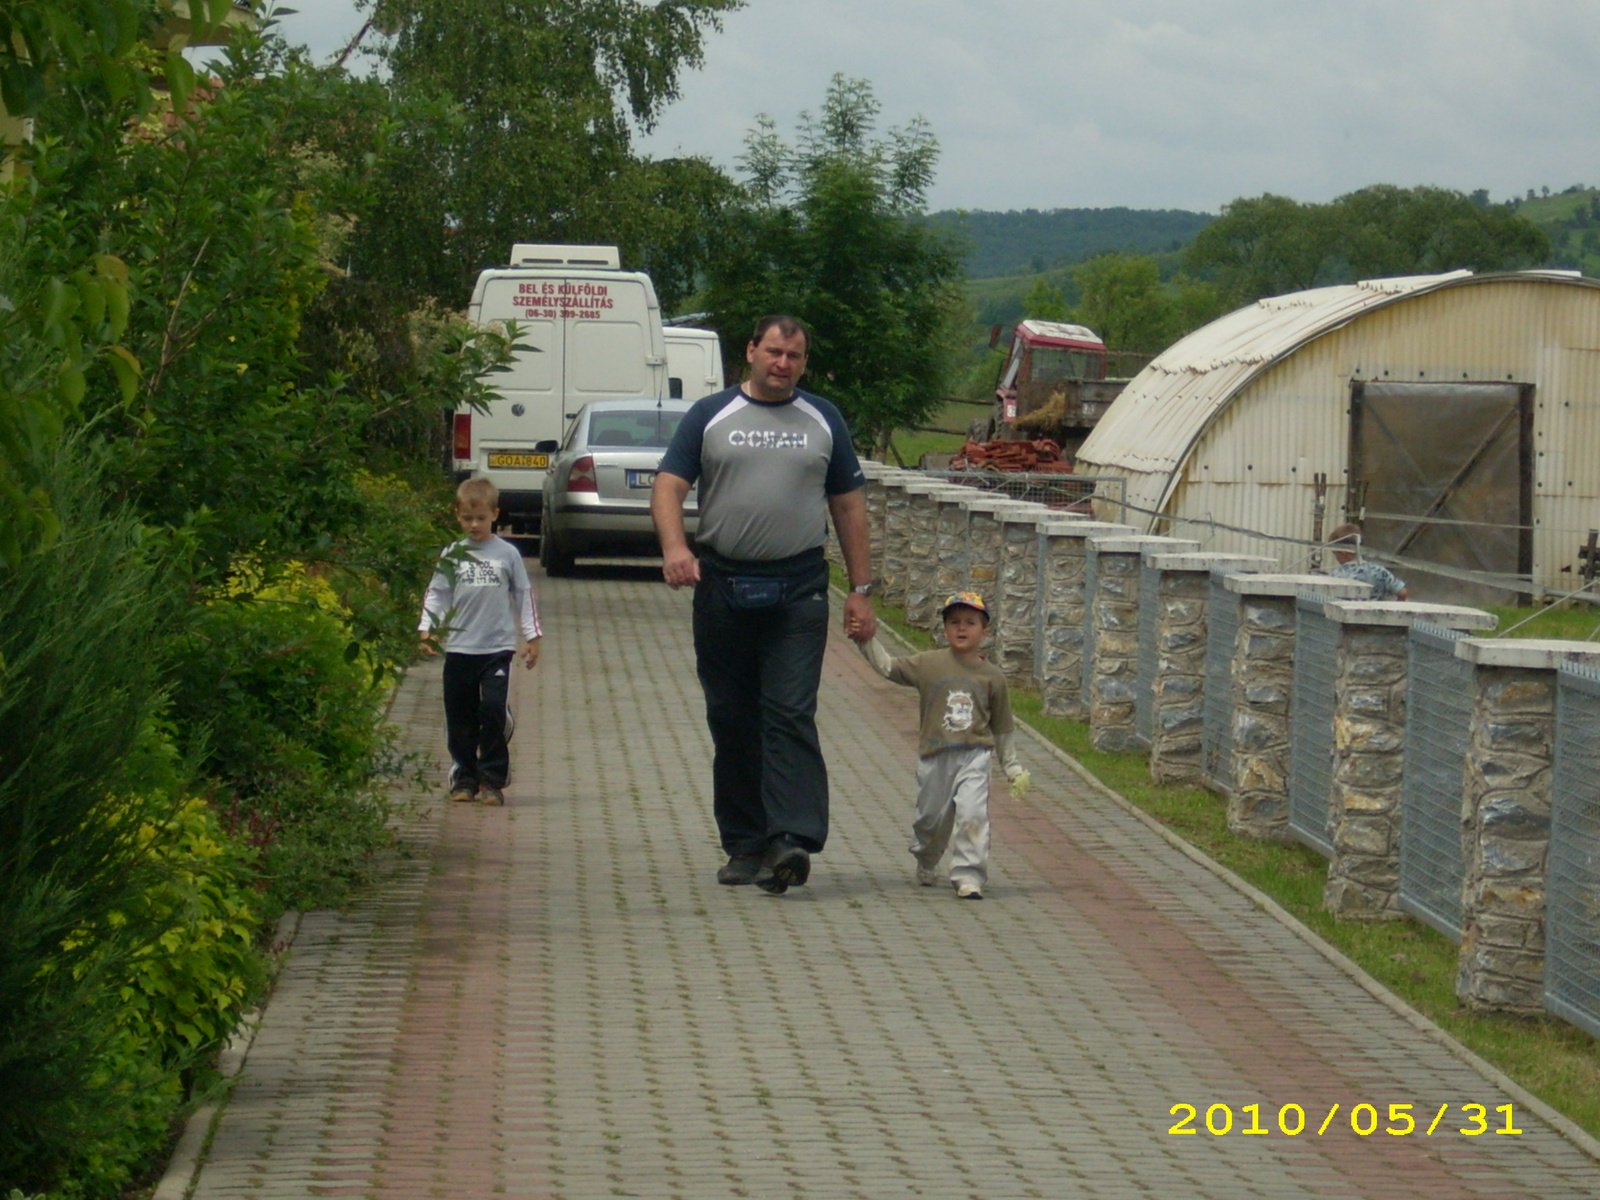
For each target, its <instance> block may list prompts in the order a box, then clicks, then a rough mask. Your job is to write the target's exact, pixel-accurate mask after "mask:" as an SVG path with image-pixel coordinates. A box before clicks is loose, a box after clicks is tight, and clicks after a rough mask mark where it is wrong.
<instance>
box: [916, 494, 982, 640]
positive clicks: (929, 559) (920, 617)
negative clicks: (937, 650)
mask: <svg viewBox="0 0 1600 1200" xmlns="http://www.w3.org/2000/svg"><path fill="white" fill-rule="evenodd" d="M952 490H954V491H955V492H956V493H957V494H959V493H962V492H969V491H970V489H968V488H962V487H958V486H956V485H954V484H948V483H939V482H937V481H934V480H917V481H915V482H913V483H910V484H907V485H906V491H907V493H909V498H910V506H909V511H908V513H907V531H906V597H905V613H906V623H907V624H910V625H915V626H916V627H917V628H918V629H926V628H927V627H928V614H929V613H930V612H931V611H932V609H933V606H934V605H935V604H936V603H937V600H936V598H935V596H934V593H935V592H936V591H937V590H938V582H937V578H936V574H935V572H936V570H937V568H938V545H939V501H940V498H941V497H942V496H944V495H945V494H947V493H949V492H951V491H952Z"/></svg>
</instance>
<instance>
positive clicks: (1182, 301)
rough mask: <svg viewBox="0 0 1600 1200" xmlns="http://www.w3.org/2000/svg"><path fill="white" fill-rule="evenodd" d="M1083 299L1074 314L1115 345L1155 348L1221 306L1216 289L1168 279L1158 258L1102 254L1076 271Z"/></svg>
mask: <svg viewBox="0 0 1600 1200" xmlns="http://www.w3.org/2000/svg"><path fill="white" fill-rule="evenodd" d="M1075 275H1076V278H1077V281H1078V287H1079V290H1080V292H1081V294H1082V301H1081V302H1080V304H1079V305H1078V307H1077V309H1076V310H1075V311H1074V313H1073V319H1074V320H1077V321H1079V322H1081V323H1083V324H1085V325H1087V326H1089V328H1091V329H1093V330H1094V331H1095V332H1096V333H1098V334H1099V335H1100V336H1101V338H1103V339H1104V341H1105V343H1106V345H1107V346H1108V347H1109V348H1110V349H1112V350H1114V351H1116V350H1126V351H1131V352H1133V353H1139V354H1154V353H1157V352H1158V351H1160V350H1162V349H1164V348H1165V347H1166V346H1167V345H1169V344H1170V343H1172V342H1174V341H1176V340H1177V339H1178V338H1180V337H1182V336H1183V335H1184V334H1186V333H1188V332H1189V331H1190V330H1192V329H1195V328H1198V327H1199V326H1201V325H1204V324H1205V323H1206V322H1207V321H1210V320H1212V319H1213V318H1214V317H1216V316H1217V315H1218V314H1219V312H1220V304H1219V301H1218V299H1217V295H1216V289H1215V288H1213V287H1211V285H1209V284H1206V283H1202V282H1200V281H1198V280H1194V279H1189V278H1187V277H1183V276H1180V277H1179V278H1177V279H1175V280H1173V281H1172V282H1171V283H1165V284H1164V283H1163V282H1162V280H1161V270H1160V267H1159V266H1158V265H1157V264H1156V261H1155V259H1153V258H1147V257H1145V256H1142V255H1136V254H1102V255H1100V256H1098V257H1097V258H1092V259H1090V260H1089V261H1088V262H1086V263H1084V264H1083V265H1082V266H1080V267H1078V268H1077V270H1076V272H1075Z"/></svg>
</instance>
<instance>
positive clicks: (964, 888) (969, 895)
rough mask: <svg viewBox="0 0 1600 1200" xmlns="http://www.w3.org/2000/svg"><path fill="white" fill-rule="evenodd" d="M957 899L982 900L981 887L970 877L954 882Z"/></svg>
mask: <svg viewBox="0 0 1600 1200" xmlns="http://www.w3.org/2000/svg"><path fill="white" fill-rule="evenodd" d="M956 899H957V900H982V899H983V889H982V888H981V887H979V886H978V885H977V884H975V883H973V882H972V880H970V879H963V880H961V881H960V882H959V883H957V884H956Z"/></svg>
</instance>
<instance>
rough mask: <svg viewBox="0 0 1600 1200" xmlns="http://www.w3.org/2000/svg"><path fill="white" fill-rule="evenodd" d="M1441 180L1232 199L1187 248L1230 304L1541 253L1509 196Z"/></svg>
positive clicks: (1521, 263) (1509, 265)
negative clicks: (1497, 199)
mask: <svg viewBox="0 0 1600 1200" xmlns="http://www.w3.org/2000/svg"><path fill="white" fill-rule="evenodd" d="M1475 197H1476V194H1474V195H1466V194H1464V193H1461V192H1454V191H1449V190H1447V189H1444V188H1429V187H1417V188H1398V187H1393V186H1390V185H1387V184H1384V185H1378V186H1375V187H1369V188H1363V189H1362V190H1360V191H1357V192H1351V193H1349V194H1348V195H1345V196H1340V197H1339V198H1338V199H1336V200H1334V201H1333V202H1332V203H1329V204H1301V203H1299V202H1298V201H1294V200H1290V199H1288V198H1287V197H1284V196H1272V195H1266V196H1259V197H1255V198H1253V199H1241V200H1235V201H1234V202H1233V203H1232V204H1229V205H1226V206H1224V208H1223V210H1222V216H1221V217H1219V218H1218V219H1217V220H1216V221H1214V222H1213V223H1212V224H1210V225H1208V226H1207V227H1206V228H1205V229H1204V230H1202V231H1201V233H1200V235H1199V236H1198V237H1196V238H1195V240H1194V241H1193V242H1192V243H1191V244H1190V246H1189V247H1188V249H1187V250H1186V251H1185V252H1184V264H1185V266H1187V267H1188V269H1189V270H1191V271H1194V272H1196V273H1200V274H1206V275H1209V276H1211V277H1214V278H1215V280H1216V282H1217V286H1218V288H1219V289H1220V290H1221V292H1222V294H1223V296H1224V297H1225V298H1226V299H1227V300H1228V301H1229V302H1230V303H1233V304H1236V305H1238V304H1248V303H1250V302H1251V301H1253V300H1256V299H1258V298H1260V297H1262V296H1272V295H1279V294H1281V293H1284V292H1292V291H1299V290H1302V289H1304V288H1310V287H1317V286H1320V285H1322V284H1329V283H1340V282H1346V281H1349V280H1351V279H1368V278H1376V277H1381V276H1386V275H1418V274H1432V273H1436V272H1443V271H1452V270H1456V269H1458V268H1463V267H1464V268H1467V269H1469V270H1474V271H1501V270H1514V269H1517V268H1520V267H1526V266H1532V265H1535V264H1537V263H1540V262H1544V261H1546V260H1547V259H1548V258H1549V256H1550V252H1551V246H1550V241H1549V239H1548V238H1547V237H1546V236H1545V234H1544V233H1543V232H1542V231H1541V230H1539V229H1538V228H1537V227H1536V226H1535V225H1533V224H1532V223H1531V222H1529V221H1528V220H1526V219H1525V218H1523V217H1521V216H1518V215H1517V213H1516V212H1515V210H1514V209H1513V208H1512V207H1511V206H1510V205H1502V204H1488V203H1486V199H1487V198H1486V197H1482V198H1481V199H1482V200H1483V201H1485V202H1480V200H1479V198H1475Z"/></svg>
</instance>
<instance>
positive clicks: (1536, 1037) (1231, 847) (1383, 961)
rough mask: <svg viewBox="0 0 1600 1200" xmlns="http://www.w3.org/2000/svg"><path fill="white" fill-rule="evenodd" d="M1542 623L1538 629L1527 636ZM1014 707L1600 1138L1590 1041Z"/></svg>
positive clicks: (1134, 770)
mask: <svg viewBox="0 0 1600 1200" xmlns="http://www.w3.org/2000/svg"><path fill="white" fill-rule="evenodd" d="M878 611H879V619H880V620H882V621H884V622H886V623H887V624H889V625H890V626H892V627H893V628H894V629H895V630H896V631H897V632H899V633H900V634H901V635H902V636H903V637H905V638H906V640H907V641H909V642H910V643H911V644H912V645H913V646H915V647H916V648H918V649H926V648H929V647H931V646H932V644H933V640H932V638H930V637H929V636H928V635H927V634H926V633H924V632H922V631H921V630H919V629H914V628H912V627H910V626H908V625H907V624H906V622H905V613H904V612H903V611H902V610H901V609H898V608H894V607H892V606H890V605H886V604H882V603H881V602H880V604H879V608H878ZM1506 611H1507V612H1508V613H1516V612H1517V611H1518V610H1515V609H1510V610H1506ZM1563 611H1564V612H1570V611H1571V610H1563ZM1521 615H1523V616H1526V615H1527V610H1526V609H1524V610H1521ZM1560 615H1562V614H1560V613H1552V614H1551V616H1552V617H1556V616H1560ZM1576 615H1577V616H1579V617H1582V618H1585V619H1586V620H1587V622H1588V624H1587V625H1585V626H1583V632H1581V633H1554V632H1544V633H1538V632H1535V633H1532V634H1530V635H1529V636H1536V637H1538V636H1542V637H1558V636H1576V637H1584V636H1587V635H1588V632H1589V631H1590V630H1591V629H1592V628H1593V625H1594V623H1595V621H1596V620H1597V616H1600V615H1597V614H1592V613H1589V612H1587V611H1582V610H1580V611H1579V612H1578V613H1577V614H1576ZM1512 619H1516V618H1515V617H1513V618H1512ZM1501 623H1502V626H1504V625H1506V624H1509V623H1510V622H1509V621H1506V620H1504V619H1502V622H1501ZM1539 624H1540V622H1538V621H1535V622H1532V623H1530V626H1528V627H1525V628H1536V627H1537V626H1538V625H1539ZM1012 708H1013V709H1014V711H1015V712H1016V714H1017V715H1018V717H1020V718H1021V719H1022V720H1024V721H1026V722H1027V723H1028V724H1030V725H1032V726H1033V727H1034V728H1035V729H1037V730H1038V731H1039V732H1040V733H1042V734H1044V736H1045V737H1046V738H1048V739H1049V740H1050V741H1051V742H1053V743H1054V744H1055V745H1056V746H1059V747H1060V748H1061V749H1062V750H1065V751H1066V752H1067V753H1068V754H1070V755H1071V756H1072V757H1073V758H1075V759H1077V760H1078V761H1079V762H1080V763H1082V764H1083V765H1084V766H1085V767H1087V768H1088V769H1089V770H1090V771H1091V772H1093V773H1094V774H1095V776H1097V777H1098V778H1099V779H1100V780H1101V782H1103V783H1104V784H1105V785H1106V786H1107V787H1109V788H1111V789H1112V790H1113V791H1115V792H1117V793H1119V794H1120V795H1122V796H1123V797H1124V798H1126V799H1127V800H1128V801H1129V802H1131V803H1132V804H1134V805H1136V806H1137V807H1139V808H1140V809H1142V810H1143V811H1145V812H1146V813H1148V814H1150V815H1151V816H1152V817H1154V818H1155V819H1156V820H1158V821H1160V822H1161V823H1162V824H1163V825H1165V826H1166V827H1167V828H1168V829H1170V830H1172V832H1174V833H1176V834H1177V835H1178V836H1179V837H1181V838H1183V839H1184V840H1185V841H1186V842H1188V843H1189V844H1190V845H1191V846H1194V847H1195V848H1197V849H1198V850H1200V851H1201V852H1202V853H1204V854H1206V855H1208V856H1209V857H1210V858H1212V859H1213V860H1214V861H1216V862H1218V863H1221V864H1222V865H1223V866H1225V867H1227V868H1228V869H1229V870H1230V871H1233V872H1234V873H1235V874H1236V875H1238V876H1239V877H1240V878H1242V879H1244V880H1245V881H1247V882H1248V883H1250V884H1252V885H1253V886H1254V887H1256V888H1259V889H1260V890H1261V891H1262V892H1264V893H1266V894H1267V895H1268V896H1270V897H1272V899H1274V900H1275V901H1277V902H1278V903H1279V904H1280V905H1282V906H1283V908H1284V909H1285V910H1286V911H1288V912H1289V913H1291V914H1293V915H1294V916H1295V918H1297V919H1298V920H1299V921H1301V922H1302V923H1303V924H1305V925H1306V926H1307V928H1309V929H1311V930H1312V931H1313V932H1314V933H1315V934H1317V936H1318V937H1320V938H1322V939H1323V940H1324V941H1326V942H1327V943H1329V944H1330V945H1332V946H1333V947H1335V948H1336V949H1337V950H1339V951H1340V952H1341V953H1343V954H1344V955H1345V956H1347V957H1348V958H1350V959H1351V960H1352V961H1353V962H1355V963H1356V964H1357V965H1358V966H1360V967H1361V969H1362V970H1364V971H1366V972H1367V974H1369V975H1371V976H1372V977H1373V978H1374V979H1376V980H1378V982H1380V983H1381V984H1383V985H1384V986H1385V987H1386V988H1388V989H1389V990H1390V991H1391V992H1393V993H1394V994H1395V995H1397V996H1399V997H1400V998H1401V999H1403V1000H1404V1001H1405V1002H1406V1003H1407V1004H1409V1005H1411V1006H1412V1007H1413V1008H1415V1009H1416V1010H1417V1011H1418V1012H1420V1013H1422V1014H1423V1015H1424V1016H1426V1017H1427V1018H1428V1019H1429V1020H1431V1021H1433V1022H1434V1023H1435V1024H1436V1025H1438V1026H1439V1027H1440V1028H1441V1029H1444V1030H1445V1031H1446V1032H1447V1033H1449V1034H1450V1035H1451V1036H1452V1037H1454V1038H1455V1039H1456V1040H1457V1041H1459V1042H1461V1043H1462V1044H1463V1045H1465V1046H1467V1047H1468V1048H1469V1049H1471V1050H1472V1051H1473V1052H1474V1053H1476V1054H1478V1055H1479V1056H1481V1057H1482V1058H1484V1059H1485V1060H1487V1061H1488V1062H1490V1063H1492V1064H1493V1065H1494V1066H1496V1067H1498V1068H1499V1069H1500V1070H1502V1071H1504V1072H1505V1073H1506V1074H1507V1075H1509V1076H1510V1077H1511V1078H1512V1079H1514V1080H1516V1082H1517V1083H1519V1084H1521V1085H1522V1086H1523V1087H1524V1088H1526V1089H1527V1090H1528V1091H1530V1092H1532V1093H1533V1094H1534V1095H1535V1096H1538V1097H1539V1098H1540V1099H1541V1100H1543V1101H1544V1102H1545V1103H1546V1104H1548V1105H1550V1106H1551V1107H1552V1108H1554V1109H1556V1110H1557V1111H1558V1112H1561V1113H1563V1114H1565V1115H1566V1116H1567V1117H1568V1118H1569V1119H1570V1120H1572V1121H1573V1122H1574V1123H1576V1124H1577V1125H1579V1126H1581V1127H1582V1128H1584V1129H1585V1130H1587V1131H1588V1132H1589V1133H1590V1134H1593V1135H1595V1136H1596V1137H1600V1044H1597V1043H1596V1042H1595V1040H1594V1039H1593V1038H1591V1037H1590V1036H1589V1035H1588V1034H1587V1033H1585V1032H1583V1031H1582V1030H1580V1029H1578V1028H1576V1027H1575V1026H1572V1025H1568V1024H1567V1023H1566V1022H1564V1021H1560V1020H1557V1019H1555V1018H1553V1017H1541V1018H1532V1019H1529V1018H1520V1017H1510V1016H1489V1015H1479V1014H1474V1013H1469V1012H1467V1011H1466V1010H1464V1009H1463V1008H1461V1007H1460V1006H1459V1005H1458V1004H1457V1003H1456V997H1455V977H1456V958H1457V952H1456V945H1455V943H1454V942H1451V941H1450V940H1449V939H1447V938H1445V937H1443V936H1441V935H1440V934H1438V933H1436V932H1434V931H1433V930H1432V929H1430V928H1428V927H1426V926H1424V925H1420V924H1417V923H1414V922H1411V921H1390V922H1381V923H1376V924H1366V923H1362V922H1353V921H1338V920H1335V919H1334V918H1333V916H1332V915H1331V914H1329V913H1327V912H1325V911H1324V910H1323V908H1322V886H1323V881H1324V879H1325V878H1326V875H1327V864H1326V862H1325V861H1324V860H1323V859H1322V857H1321V856H1320V855H1318V854H1317V853H1316V852H1315V851H1313V850H1310V849H1308V848H1306V847H1303V846H1299V845H1280V844H1278V843H1275V842H1256V841H1251V840H1248V839H1245V838H1240V837H1236V836H1234V835H1233V834H1231V833H1229V832H1228V827H1227V802H1226V801H1225V800H1223V799H1222V798H1221V797H1219V796H1216V795H1213V794H1212V793H1210V792H1208V791H1205V790H1203V789H1201V788H1194V787H1172V786H1166V785H1160V784H1155V783H1152V782H1151V781H1150V775H1149V765H1148V762H1147V760H1146V758H1145V757H1144V755H1142V754H1107V753H1104V752H1101V751H1098V750H1095V749H1093V748H1092V747H1091V746H1090V745H1089V729H1088V726H1086V725H1082V724H1079V723H1078V722H1075V721H1066V720H1061V719H1059V718H1055V717H1047V716H1045V715H1044V711H1043V705H1042V703H1041V700H1040V697H1039V694H1038V693H1037V692H1035V691H1032V690H1030V689H1025V688H1016V689H1013V691H1012ZM1439 1100H1440V1102H1441V1103H1442V1102H1444V1101H1445V1100H1449V1101H1450V1103H1452V1104H1461V1103H1470V1102H1473V1101H1474V1098H1473V1097H1470V1096H1462V1097H1458V1098H1454V1099H1452V1098H1449V1097H1439Z"/></svg>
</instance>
